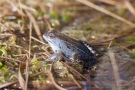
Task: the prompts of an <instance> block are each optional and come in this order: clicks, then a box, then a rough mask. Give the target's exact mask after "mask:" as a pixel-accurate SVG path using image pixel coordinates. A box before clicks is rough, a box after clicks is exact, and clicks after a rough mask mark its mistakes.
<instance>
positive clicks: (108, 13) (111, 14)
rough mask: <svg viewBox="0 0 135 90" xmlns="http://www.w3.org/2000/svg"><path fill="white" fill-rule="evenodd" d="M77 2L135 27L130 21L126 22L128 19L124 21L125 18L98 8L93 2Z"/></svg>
mask: <svg viewBox="0 0 135 90" xmlns="http://www.w3.org/2000/svg"><path fill="white" fill-rule="evenodd" d="M76 1H78V2H81V3H83V4H85V5H87V6H90V7H92V8H94V9H96V10H98V11H100V12H103V13H105V14H107V15H110V16H112V17H114V18H116V19H118V20H120V21H122V22H124V23H127V24H129V25H131V26H132V27H135V24H134V23H132V22H130V21H128V20H126V19H124V18H122V17H120V16H118V15H116V14H114V13H112V12H110V11H108V10H106V9H104V8H102V7H100V6H97V5H95V4H93V3H92V2H89V1H88V0H76Z"/></svg>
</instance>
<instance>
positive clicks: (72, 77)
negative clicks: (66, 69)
mask: <svg viewBox="0 0 135 90" xmlns="http://www.w3.org/2000/svg"><path fill="white" fill-rule="evenodd" d="M70 77H71V79H72V80H73V81H74V83H75V84H76V85H77V86H78V87H79V88H82V87H81V85H80V84H79V83H78V82H77V81H76V79H75V78H74V76H73V75H70ZM82 89H83V88H82Z"/></svg>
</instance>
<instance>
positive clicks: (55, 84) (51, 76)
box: [48, 63, 66, 90]
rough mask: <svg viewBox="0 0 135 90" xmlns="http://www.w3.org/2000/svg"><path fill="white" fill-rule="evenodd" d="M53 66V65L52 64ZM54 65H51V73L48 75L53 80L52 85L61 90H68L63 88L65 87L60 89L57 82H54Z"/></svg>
mask: <svg viewBox="0 0 135 90" xmlns="http://www.w3.org/2000/svg"><path fill="white" fill-rule="evenodd" d="M52 64H53V63H52ZM52 64H51V66H50V71H49V73H48V75H49V77H50V79H51V81H52V83H53V84H54V86H55V87H57V88H58V89H59V90H66V89H65V88H63V87H60V86H59V85H58V84H57V83H56V82H55V80H54V78H53V74H52V72H51V71H52Z"/></svg>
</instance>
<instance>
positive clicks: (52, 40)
mask: <svg viewBox="0 0 135 90" xmlns="http://www.w3.org/2000/svg"><path fill="white" fill-rule="evenodd" d="M56 34H57V31H56V30H51V31H49V32H47V33H45V34H43V38H44V39H45V40H46V41H47V42H48V43H49V45H50V46H51V48H52V49H53V51H54V52H55V51H58V50H60V47H59V43H60V42H61V41H60V40H59V38H58V37H57V36H56Z"/></svg>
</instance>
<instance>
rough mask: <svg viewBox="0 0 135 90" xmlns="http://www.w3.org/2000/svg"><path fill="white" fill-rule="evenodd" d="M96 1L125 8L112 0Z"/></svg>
mask: <svg viewBox="0 0 135 90" xmlns="http://www.w3.org/2000/svg"><path fill="white" fill-rule="evenodd" d="M98 1H101V2H104V3H107V4H111V5H115V6H120V7H123V8H125V5H123V4H121V3H119V2H116V1H114V0H98Z"/></svg>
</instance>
